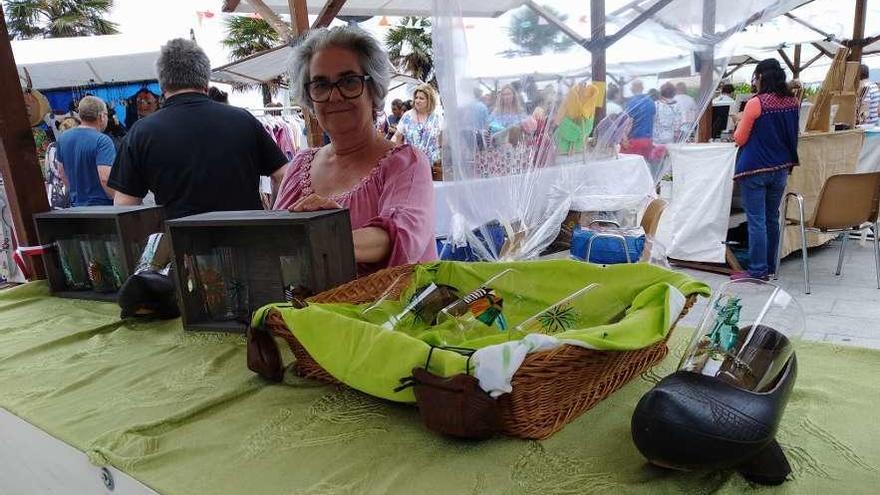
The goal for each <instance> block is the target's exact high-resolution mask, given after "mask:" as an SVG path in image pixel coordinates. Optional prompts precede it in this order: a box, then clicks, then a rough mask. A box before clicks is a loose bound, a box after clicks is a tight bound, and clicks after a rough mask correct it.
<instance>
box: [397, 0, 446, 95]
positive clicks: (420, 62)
mask: <svg viewBox="0 0 880 495" xmlns="http://www.w3.org/2000/svg"><path fill="white" fill-rule="evenodd" d="M385 48H386V49H387V50H388V57H389V58H390V59H391V63H392V64H394V66H395V67H396V68H397V70H399V71H400V72H402V73H404V74H407V75H410V76H413V77H415V78H416V79H419V80H421V81H425V82H427V83H429V84H431V85H433V86H434V87H436V86H437V79H436V77H435V76H434V46H433V44H432V43H431V20H430V19H428V18H427V17H404V18H403V19H401V20H400V22H399V23H398V24H397V25H396V26H394V27H392V28H391V29H389V30H388V34H386V35H385Z"/></svg>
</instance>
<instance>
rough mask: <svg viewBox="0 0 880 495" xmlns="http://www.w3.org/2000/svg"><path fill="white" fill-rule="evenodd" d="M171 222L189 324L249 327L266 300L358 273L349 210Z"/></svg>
mask: <svg viewBox="0 0 880 495" xmlns="http://www.w3.org/2000/svg"><path fill="white" fill-rule="evenodd" d="M166 227H167V229H168V233H169V235H170V236H171V244H172V249H173V251H174V266H175V273H176V277H177V296H178V302H179V304H180V312H181V315H182V317H183V326H184V328H185V329H186V330H203V331H223V332H244V331H245V330H246V329H247V327H248V324H249V322H250V317H251V314H252V312H253V311H254V310H256V309H258V308H260V307H262V306H264V305H266V304H270V303H283V302H285V301H290V300H291V299H292V298H294V297H296V298H299V299H303V298H305V297H308V296H310V295H313V294H317V293H319V292H321V291H323V290H326V289H330V288H333V287H336V286H338V285H341V284H343V283H345V282H349V281H351V280H353V279H354V278H355V277H356V276H357V271H356V266H355V261H354V245H353V243H352V236H351V221H350V219H349V215H348V211H347V210H327V211H318V212H310V213H291V212H288V211H221V212H213V213H204V214H201V215H193V216H190V217H184V218H178V219H175V220H169V221H168V222H166Z"/></svg>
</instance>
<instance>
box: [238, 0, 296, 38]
mask: <svg viewBox="0 0 880 495" xmlns="http://www.w3.org/2000/svg"><path fill="white" fill-rule="evenodd" d="M247 3H249V4H250V6H251V7H253V9H254V12H256V13H257V14H259V15H260V17H262V18H263V20H264V21H266V22H268V23H269V25H270V26H272V29H274V30H275V32H276V33H278V36H281V39H283V40H286V39H288V38H290V26H288V25H287V23H286V22H284V21H282V20H281V18H280V17H278V14H276V13H275V11H273V10H272V9H271V8H270V7H269V6H268V5H266V4H265V3H264V2H263V0H247Z"/></svg>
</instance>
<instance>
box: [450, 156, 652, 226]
mask: <svg viewBox="0 0 880 495" xmlns="http://www.w3.org/2000/svg"><path fill="white" fill-rule="evenodd" d="M580 160H582V158H581V157H571V158H565V159H560V160H557V163H558V164H557V165H556V166H554V167H548V168H545V169H541V170H538V171H536V172H534V173H532V174H529V176H523V175H509V176H503V177H491V178H485V179H471V180H465V181H450V182H435V183H434V205H435V212H436V213H435V232H436V233H437V235H439V236H444V235H448V234H450V233H451V232H452V225H453V223H454V222H460V223H462V224H461V225H460V227H462V228H467V229H473V228H475V227H478V226H480V225H482V224H483V223H486V222H489V221H491V220H495V219H508V220H511V219H517V218H520V219H521V218H535V217H536V216H539V217H540V218H542V219H544V218H548V219H549V218H550V217H551V216H557V214H558V213H561V215H562V217H563V218H564V217H565V214H566V213H568V210H570V209H571V210H577V211H617V210H624V209H628V208H636V207H639V206H642V205H643V204H644V203H645V200H646V198H652V197H654V196H655V192H654V181H653V179H652V178H651V171H650V169H649V168H648V164H647V163H646V162H645V159H644V158H642V157H641V156H638V155H620V157H619V158H617V159H609V160H597V161H590V162H587V163H583V162H581V161H580ZM560 161H562V163H559V162H560ZM572 162H575V163H572ZM567 163H568V164H567ZM548 208H557V209H559V210H560V211H559V212H555V211H554V212H547V209H548ZM562 210H564V211H562ZM560 223H561V220H560ZM557 225H558V224H557Z"/></svg>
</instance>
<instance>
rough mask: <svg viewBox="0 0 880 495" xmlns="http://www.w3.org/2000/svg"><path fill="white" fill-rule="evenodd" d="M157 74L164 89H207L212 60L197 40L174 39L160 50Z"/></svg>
mask: <svg viewBox="0 0 880 495" xmlns="http://www.w3.org/2000/svg"><path fill="white" fill-rule="evenodd" d="M156 76H157V77H158V79H159V86H161V87H162V91H177V90H181V89H190V88H195V89H207V88H208V81H209V80H210V79H211V61H210V60H208V56H207V55H205V52H204V51H203V50H202V49H201V48H199V45H197V44H196V43H195V42H193V41H190V40H185V39H183V38H177V39H173V40H171V41H169V42H168V43H167V44H165V45H164V46H163V47H162V49H161V51H160V52H159V58H158V60H156Z"/></svg>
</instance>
